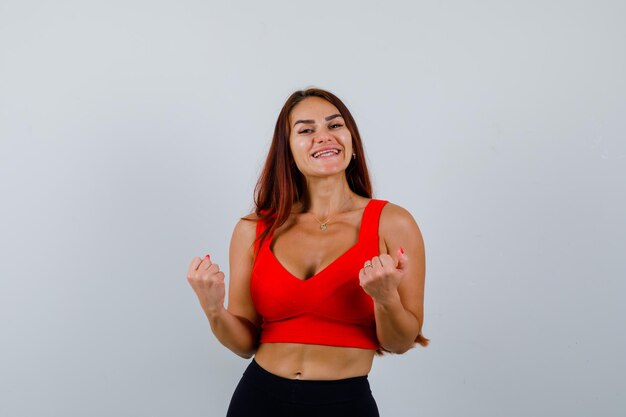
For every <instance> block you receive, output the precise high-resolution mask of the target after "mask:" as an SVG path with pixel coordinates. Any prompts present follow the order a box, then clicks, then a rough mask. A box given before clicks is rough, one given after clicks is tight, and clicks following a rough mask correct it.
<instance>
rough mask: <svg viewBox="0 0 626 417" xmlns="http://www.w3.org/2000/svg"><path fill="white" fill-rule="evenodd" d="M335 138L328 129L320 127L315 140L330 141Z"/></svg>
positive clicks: (319, 141)
mask: <svg viewBox="0 0 626 417" xmlns="http://www.w3.org/2000/svg"><path fill="white" fill-rule="evenodd" d="M333 140H334V137H333V135H332V134H331V133H330V131H329V130H328V129H320V130H319V131H318V134H317V136H316V137H315V141H316V142H317V143H324V142H330V141H333Z"/></svg>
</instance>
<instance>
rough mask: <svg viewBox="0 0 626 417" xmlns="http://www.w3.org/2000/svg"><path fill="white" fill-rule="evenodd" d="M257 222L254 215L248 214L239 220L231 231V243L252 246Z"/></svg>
mask: <svg viewBox="0 0 626 417" xmlns="http://www.w3.org/2000/svg"><path fill="white" fill-rule="evenodd" d="M258 220H259V218H258V216H257V215H256V213H250V214H247V215H246V216H244V217H242V218H240V219H239V221H238V222H237V224H235V229H234V230H233V237H232V240H233V241H237V242H238V243H248V244H252V242H254V239H255V238H256V224H257V221H258Z"/></svg>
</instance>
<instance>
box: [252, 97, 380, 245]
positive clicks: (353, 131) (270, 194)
mask: <svg viewBox="0 0 626 417" xmlns="http://www.w3.org/2000/svg"><path fill="white" fill-rule="evenodd" d="M308 97H320V98H323V99H324V100H326V101H328V102H329V103H331V104H332V105H334V106H335V107H336V108H337V110H339V113H341V116H342V117H343V119H344V121H345V122H346V127H347V128H348V131H349V132H350V135H351V136H352V149H353V150H352V151H353V152H354V153H355V154H356V157H355V158H353V159H352V160H351V161H350V164H349V165H348V168H347V169H346V179H347V180H348V185H349V187H350V189H351V190H352V191H353V192H354V193H356V194H358V195H360V196H363V197H366V198H372V183H371V181H370V177H369V173H368V170H367V165H366V163H365V153H364V151H363V144H362V142H361V135H360V134H359V129H358V128H357V126H356V122H355V121H354V118H353V117H352V114H351V113H350V110H348V108H347V107H346V105H345V104H343V102H342V101H341V100H340V99H339V98H338V97H337V96H335V95H334V94H333V93H331V92H329V91H326V90H322V89H320V88H308V89H306V90H299V91H296V92H294V93H293V94H291V95H290V96H289V98H288V99H287V101H286V102H285V105H284V106H283V108H282V109H281V111H280V113H279V115H278V120H277V121H276V127H275V128H274V137H273V138H272V144H271V145H270V150H269V152H268V154H267V158H266V160H265V166H264V167H263V171H262V173H261V176H260V177H259V180H258V182H257V184H256V187H255V190H254V204H255V210H254V211H255V213H256V215H257V217H258V219H259V221H263V222H265V225H266V227H265V228H264V230H263V232H262V233H261V234H260V235H259V236H258V237H257V240H256V242H255V246H256V247H257V248H259V247H261V245H262V244H263V242H264V241H265V239H267V237H268V236H270V235H271V234H272V233H273V232H274V231H275V230H276V229H277V228H278V227H280V226H281V225H283V224H284V223H285V221H287V219H288V218H289V215H290V214H291V209H292V207H293V205H294V203H297V202H300V201H302V200H303V199H304V198H305V197H306V180H305V178H304V176H303V175H302V173H301V172H300V171H299V170H298V167H297V166H296V163H295V161H294V158H293V155H292V153H291V148H290V146H289V136H290V134H291V127H290V126H289V116H290V114H291V110H293V108H294V107H295V106H296V104H298V103H300V102H301V101H302V100H304V99H306V98H308Z"/></svg>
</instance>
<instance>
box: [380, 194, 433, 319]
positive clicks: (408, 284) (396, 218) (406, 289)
mask: <svg viewBox="0 0 626 417" xmlns="http://www.w3.org/2000/svg"><path fill="white" fill-rule="evenodd" d="M379 233H380V237H381V238H382V239H383V241H384V244H385V246H386V249H387V253H388V254H389V255H391V257H392V258H393V259H394V260H396V261H397V253H398V248H400V247H402V248H403V249H404V253H405V254H406V256H407V266H406V268H407V270H406V274H405V276H404V278H403V279H402V281H401V282H400V286H399V287H398V293H399V294H400V299H401V301H402V305H403V306H404V308H405V309H407V310H408V311H410V312H411V313H412V314H413V315H414V316H415V317H416V318H417V321H418V322H419V326H420V331H421V327H422V324H423V322H424V283H425V278H426V255H425V250H424V240H423V238H422V232H421V231H420V228H419V226H418V225H417V223H416V222H415V219H414V218H413V216H412V215H411V213H409V212H408V211H407V210H405V209H404V208H402V207H400V206H397V205H395V204H391V203H387V204H385V207H384V208H383V211H382V213H381V216H380V225H379Z"/></svg>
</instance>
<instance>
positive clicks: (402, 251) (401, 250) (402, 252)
mask: <svg viewBox="0 0 626 417" xmlns="http://www.w3.org/2000/svg"><path fill="white" fill-rule="evenodd" d="M400 253H401V254H403V255H404V249H402V246H400Z"/></svg>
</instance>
